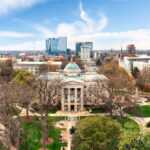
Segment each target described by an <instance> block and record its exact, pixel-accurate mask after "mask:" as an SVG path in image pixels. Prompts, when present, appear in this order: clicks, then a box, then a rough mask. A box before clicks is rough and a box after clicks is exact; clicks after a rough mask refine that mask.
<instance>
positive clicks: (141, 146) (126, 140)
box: [118, 124, 149, 150]
mask: <svg viewBox="0 0 150 150" xmlns="http://www.w3.org/2000/svg"><path fill="white" fill-rule="evenodd" d="M125 128H128V130H127V131H126V132H125V133H124V134H122V138H121V141H120V143H119V145H118V147H119V150H148V149H149V148H148V147H149V145H148V146H147V145H146V144H145V142H144V138H145V136H144V135H142V134H141V133H140V132H139V129H137V128H135V127H132V126H131V125H130V124H126V127H125Z"/></svg>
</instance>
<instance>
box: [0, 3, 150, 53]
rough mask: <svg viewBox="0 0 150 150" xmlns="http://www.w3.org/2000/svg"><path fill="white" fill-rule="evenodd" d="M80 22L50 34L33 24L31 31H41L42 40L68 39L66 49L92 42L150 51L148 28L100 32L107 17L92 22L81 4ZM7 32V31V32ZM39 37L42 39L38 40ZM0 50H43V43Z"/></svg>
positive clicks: (104, 46)
mask: <svg viewBox="0 0 150 150" xmlns="http://www.w3.org/2000/svg"><path fill="white" fill-rule="evenodd" d="M79 10H80V19H79V20H77V21H75V22H73V23H66V22H62V23H60V24H58V25H57V27H56V30H55V31H52V30H50V29H48V28H46V27H44V26H42V25H34V29H36V30H37V31H38V32H40V35H41V36H42V38H43V39H46V38H49V37H57V36H67V38H68V48H72V49H74V48H75V42H76V41H92V42H93V43H94V49H110V48H111V47H112V48H114V49H120V47H121V45H122V46H123V48H125V47H126V45H127V44H130V43H133V44H135V46H136V47H137V49H148V48H150V29H139V30H129V31H123V32H104V31H103V29H104V28H105V27H106V26H107V24H108V19H107V17H106V16H105V15H104V14H103V13H101V14H100V15H99V16H100V18H99V20H94V19H92V18H91V17H89V15H88V14H87V12H86V11H85V10H84V9H83V6H82V3H81V2H80V4H79ZM6 33H7V32H6ZM6 33H5V34H4V33H3V34H2V32H0V37H3V36H4V35H5V36H6V37H28V36H32V34H31V35H30V34H24V33H15V32H12V33H10V32H9V33H8V35H7V34H6ZM40 38H41V37H40ZM0 49H9V50H11V49H16V50H19V49H28V50H31V49H32V50H33V49H34V50H36V49H38V50H39V49H45V42H44V40H43V41H35V42H25V43H23V44H19V45H10V46H6V47H0Z"/></svg>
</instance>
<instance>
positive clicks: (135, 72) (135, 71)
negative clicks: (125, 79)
mask: <svg viewBox="0 0 150 150" xmlns="http://www.w3.org/2000/svg"><path fill="white" fill-rule="evenodd" d="M139 72H140V70H139V69H138V68H137V67H134V68H133V70H132V75H133V76H134V78H135V79H136V78H137V76H138V73H139Z"/></svg>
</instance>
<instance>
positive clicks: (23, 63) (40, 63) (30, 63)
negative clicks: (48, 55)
mask: <svg viewBox="0 0 150 150" xmlns="http://www.w3.org/2000/svg"><path fill="white" fill-rule="evenodd" d="M46 64H48V63H47V62H40V61H39V62H35V61H33V62H32V61H24V62H19V63H16V65H46Z"/></svg>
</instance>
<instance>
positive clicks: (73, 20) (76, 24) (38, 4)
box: [0, 0, 150, 50]
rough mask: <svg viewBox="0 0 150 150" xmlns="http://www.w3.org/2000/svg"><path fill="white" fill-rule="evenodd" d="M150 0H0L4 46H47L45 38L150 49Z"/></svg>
mask: <svg viewBox="0 0 150 150" xmlns="http://www.w3.org/2000/svg"><path fill="white" fill-rule="evenodd" d="M149 7H150V0H0V50H24V49H26V50H44V49H45V39H46V38H49V37H58V36H67V38H68V48H72V49H74V48H75V42H76V41H93V43H94V49H111V48H113V49H120V47H121V46H123V48H124V49H125V48H126V45H127V44H130V43H133V44H135V46H136V47H137V49H150V9H149Z"/></svg>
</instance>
